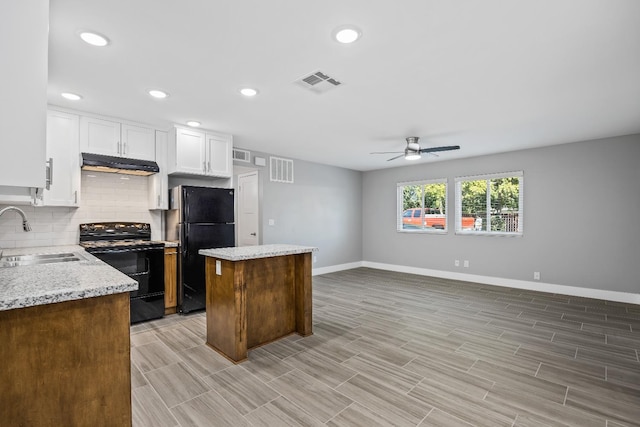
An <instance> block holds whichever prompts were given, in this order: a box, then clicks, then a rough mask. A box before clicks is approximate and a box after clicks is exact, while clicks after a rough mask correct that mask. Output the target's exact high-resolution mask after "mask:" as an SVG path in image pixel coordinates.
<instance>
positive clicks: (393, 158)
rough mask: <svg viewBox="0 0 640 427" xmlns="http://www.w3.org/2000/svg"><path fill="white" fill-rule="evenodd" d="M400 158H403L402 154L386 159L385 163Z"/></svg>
mask: <svg viewBox="0 0 640 427" xmlns="http://www.w3.org/2000/svg"><path fill="white" fill-rule="evenodd" d="M400 157H404V153H402V154H400V155H399V156H395V157H392V158H390V159H387V162H390V161H391V160H395V159H399V158H400Z"/></svg>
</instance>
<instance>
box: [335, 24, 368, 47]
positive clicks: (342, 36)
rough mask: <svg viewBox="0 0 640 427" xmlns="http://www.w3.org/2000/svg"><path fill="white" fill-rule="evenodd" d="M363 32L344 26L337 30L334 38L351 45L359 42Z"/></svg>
mask: <svg viewBox="0 0 640 427" xmlns="http://www.w3.org/2000/svg"><path fill="white" fill-rule="evenodd" d="M361 36H362V31H360V30H359V29H358V28H356V27H354V26H342V27H338V28H336V29H335V31H334V32H333V37H334V38H335V39H336V40H337V41H339V42H340V43H344V44H349V43H353V42H355V41H356V40H358V39H359V38H360V37H361Z"/></svg>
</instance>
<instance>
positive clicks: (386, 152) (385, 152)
mask: <svg viewBox="0 0 640 427" xmlns="http://www.w3.org/2000/svg"><path fill="white" fill-rule="evenodd" d="M398 153H404V151H372V152H371V153H369V154H398Z"/></svg>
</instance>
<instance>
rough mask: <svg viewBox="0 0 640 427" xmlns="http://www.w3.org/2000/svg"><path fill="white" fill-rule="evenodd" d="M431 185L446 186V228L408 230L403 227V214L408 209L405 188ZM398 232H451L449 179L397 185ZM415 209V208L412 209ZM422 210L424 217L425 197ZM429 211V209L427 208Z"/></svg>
mask: <svg viewBox="0 0 640 427" xmlns="http://www.w3.org/2000/svg"><path fill="white" fill-rule="evenodd" d="M429 184H444V194H445V196H444V203H445V204H444V218H445V227H444V229H442V228H416V229H407V228H403V227H402V225H403V224H402V218H403V213H404V211H405V210H406V209H404V206H403V201H404V198H403V188H404V187H407V186H410V185H421V186H424V185H429ZM396 196H397V201H396V231H397V232H399V233H413V234H416V233H417V234H424V233H427V234H447V233H448V232H449V220H450V218H451V215H449V200H448V199H449V182H448V179H447V178H435V179H421V180H417V181H405V182H398V183H396ZM410 209H413V208H410ZM415 209H422V212H423V215H424V209H425V207H424V195H423V197H422V205H421V207H419V208H415ZM427 209H428V208H427Z"/></svg>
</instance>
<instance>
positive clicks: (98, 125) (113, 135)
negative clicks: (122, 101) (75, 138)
mask: <svg viewBox="0 0 640 427" xmlns="http://www.w3.org/2000/svg"><path fill="white" fill-rule="evenodd" d="M121 147H122V144H121V141H120V123H117V122H112V121H110V120H103V119H97V118H93V117H84V116H83V117H80V150H81V151H82V152H83V153H95V154H106V155H107V156H121V154H120V152H121V151H122V149H121Z"/></svg>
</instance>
